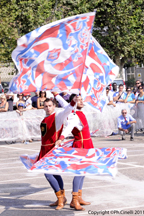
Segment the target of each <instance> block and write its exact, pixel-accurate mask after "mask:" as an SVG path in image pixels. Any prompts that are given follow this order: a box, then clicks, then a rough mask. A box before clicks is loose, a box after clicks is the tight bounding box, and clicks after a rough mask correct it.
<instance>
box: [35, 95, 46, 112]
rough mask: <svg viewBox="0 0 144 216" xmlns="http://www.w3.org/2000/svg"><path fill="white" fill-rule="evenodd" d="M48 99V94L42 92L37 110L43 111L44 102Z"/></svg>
mask: <svg viewBox="0 0 144 216" xmlns="http://www.w3.org/2000/svg"><path fill="white" fill-rule="evenodd" d="M45 99H46V92H45V91H40V93H39V98H38V99H37V108H38V109H43V108H44V101H45Z"/></svg>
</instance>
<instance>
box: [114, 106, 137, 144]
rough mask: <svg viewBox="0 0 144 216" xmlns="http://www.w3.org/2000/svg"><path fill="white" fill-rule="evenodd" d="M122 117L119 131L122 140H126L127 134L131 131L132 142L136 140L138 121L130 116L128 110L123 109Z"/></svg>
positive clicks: (119, 118)
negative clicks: (135, 132)
mask: <svg viewBox="0 0 144 216" xmlns="http://www.w3.org/2000/svg"><path fill="white" fill-rule="evenodd" d="M121 113H122V115H121V116H119V117H118V130H119V133H120V135H121V136H122V140H125V134H126V133H129V132H130V131H131V137H130V140H131V141H133V140H134V131H135V123H136V120H135V119H134V118H133V117H132V116H131V115H129V114H127V110H126V109H122V111H121Z"/></svg>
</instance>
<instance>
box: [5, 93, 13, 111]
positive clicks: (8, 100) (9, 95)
mask: <svg viewBox="0 0 144 216" xmlns="http://www.w3.org/2000/svg"><path fill="white" fill-rule="evenodd" d="M6 99H7V102H8V104H9V108H8V111H13V101H14V94H13V93H12V92H11V93H7V94H6Z"/></svg>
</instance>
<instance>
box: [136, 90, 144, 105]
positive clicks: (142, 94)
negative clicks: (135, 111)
mask: <svg viewBox="0 0 144 216" xmlns="http://www.w3.org/2000/svg"><path fill="white" fill-rule="evenodd" d="M138 91H139V94H138V97H137V100H136V105H137V104H138V103H144V92H143V87H142V86H139V87H138Z"/></svg>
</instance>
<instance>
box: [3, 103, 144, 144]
mask: <svg viewBox="0 0 144 216" xmlns="http://www.w3.org/2000/svg"><path fill="white" fill-rule="evenodd" d="M57 109H58V110H60V109H62V108H56V110H57ZM122 109H127V112H128V113H130V114H131V115H132V116H133V117H134V118H135V119H136V120H137V123H136V130H138V129H141V128H144V114H143V112H144V104H138V105H137V106H135V105H133V104H123V103H121V104H120V103H119V104H117V105H116V107H113V106H111V105H110V106H106V107H105V109H104V110H103V112H102V113H100V112H99V111H93V110H92V109H91V108H90V107H88V106H87V105H86V106H85V107H84V108H83V112H84V113H85V115H86V117H87V120H88V123H89V128H90V131H91V132H93V136H108V135H110V134H112V132H115V133H116V132H117V131H118V130H117V118H118V117H119V116H120V115H121V110H122ZM44 117H45V111H44V110H42V109H39V110H28V111H25V112H23V115H22V116H20V115H19V114H18V113H16V111H12V112H4V113H0V122H1V124H0V141H19V140H21V141H23V140H30V139H34V140H39V139H40V138H41V132H40V123H41V121H42V120H43V118H44ZM94 131H96V132H94Z"/></svg>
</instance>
